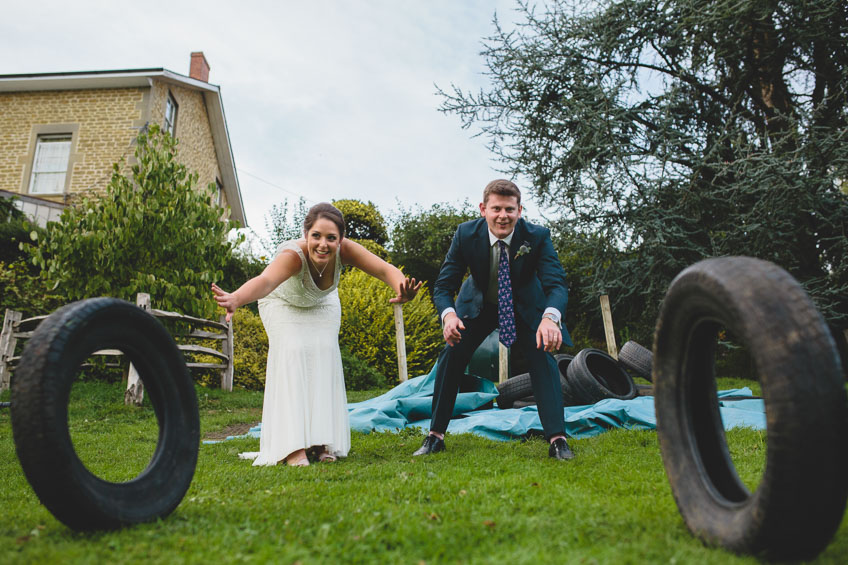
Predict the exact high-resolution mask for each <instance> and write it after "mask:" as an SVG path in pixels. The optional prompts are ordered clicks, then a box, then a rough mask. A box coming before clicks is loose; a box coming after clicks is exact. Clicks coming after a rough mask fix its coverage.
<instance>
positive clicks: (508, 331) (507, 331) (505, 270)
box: [498, 240, 515, 347]
mask: <svg viewBox="0 0 848 565" xmlns="http://www.w3.org/2000/svg"><path fill="white" fill-rule="evenodd" d="M498 245H499V246H500V249H501V257H500V260H499V261H498V327H499V328H500V330H499V331H498V339H499V340H500V342H501V343H503V344H504V346H505V347H509V346H511V345H512V344H513V343H515V315H514V314H513V311H512V284H511V283H510V280H509V250H508V249H507V247H506V244H505V243H504V242H503V240H498Z"/></svg>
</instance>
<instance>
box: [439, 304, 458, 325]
mask: <svg viewBox="0 0 848 565" xmlns="http://www.w3.org/2000/svg"><path fill="white" fill-rule="evenodd" d="M451 312H453V313H454V314H456V310H454V309H453V308H451V307H450V306H448V307H447V308H445V309H444V310H442V325H444V324H445V316H447V315H448V314H450V313H451Z"/></svg>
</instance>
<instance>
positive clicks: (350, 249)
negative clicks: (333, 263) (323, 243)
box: [341, 239, 423, 303]
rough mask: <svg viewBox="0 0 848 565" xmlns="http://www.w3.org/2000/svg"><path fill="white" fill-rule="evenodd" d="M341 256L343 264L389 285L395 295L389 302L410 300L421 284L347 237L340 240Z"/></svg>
mask: <svg viewBox="0 0 848 565" xmlns="http://www.w3.org/2000/svg"><path fill="white" fill-rule="evenodd" d="M341 258H342V262H343V263H344V264H345V265H352V266H354V267H356V268H357V269H360V270H362V271H365V272H366V273H368V274H369V275H371V276H372V277H375V278H377V279H380V280H381V281H383V282H384V283H386V284H387V285H389V286H390V287H391V288H392V290H394V291H395V297H394V298H392V299H390V300H389V302H400V303H403V302H408V301H410V300H412V299H413V298H415V295H416V294H417V293H418V289H420V288H421V285H422V284H423V283H420V282H419V283H416V282H415V279H413V278H409V277H407V276H404V274H403V273H402V272H401V271H400V269H398V268H397V267H395V266H394V265H390V264H389V263H386V262H385V261H383V260H382V259H380V258H379V257H377V256H376V255H374V254H373V253H371V252H370V251H368V250H367V249H365V248H364V247H363V246H361V245H360V244H358V243H356V242H355V241H351V240H349V239H343V240H342V246H341Z"/></svg>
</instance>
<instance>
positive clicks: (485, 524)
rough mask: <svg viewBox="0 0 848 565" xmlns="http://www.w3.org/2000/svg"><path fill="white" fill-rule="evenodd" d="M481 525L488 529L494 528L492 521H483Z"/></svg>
mask: <svg viewBox="0 0 848 565" xmlns="http://www.w3.org/2000/svg"><path fill="white" fill-rule="evenodd" d="M483 525H484V526H488V527H490V528H494V527H495V521H494V520H483Z"/></svg>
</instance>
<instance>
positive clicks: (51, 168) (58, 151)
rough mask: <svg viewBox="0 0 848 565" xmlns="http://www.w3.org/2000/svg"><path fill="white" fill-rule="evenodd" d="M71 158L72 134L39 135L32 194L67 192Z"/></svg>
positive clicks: (31, 180) (30, 184)
mask: <svg viewBox="0 0 848 565" xmlns="http://www.w3.org/2000/svg"><path fill="white" fill-rule="evenodd" d="M70 156H71V134H69V133H68V134H56V135H39V136H38V138H37V141H36V146H35V157H34V158H33V162H32V175H31V176H30V180H29V192H30V194H58V193H62V192H65V177H66V176H67V174H68V161H69V159H70Z"/></svg>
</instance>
